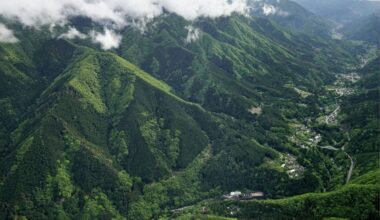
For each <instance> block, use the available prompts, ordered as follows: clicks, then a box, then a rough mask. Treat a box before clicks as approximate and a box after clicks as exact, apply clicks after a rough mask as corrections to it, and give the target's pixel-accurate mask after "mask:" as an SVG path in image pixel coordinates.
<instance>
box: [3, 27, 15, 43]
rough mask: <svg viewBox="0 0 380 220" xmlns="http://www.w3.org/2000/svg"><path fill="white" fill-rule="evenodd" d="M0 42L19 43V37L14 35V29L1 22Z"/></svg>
mask: <svg viewBox="0 0 380 220" xmlns="http://www.w3.org/2000/svg"><path fill="white" fill-rule="evenodd" d="M0 42H3V43H17V42H18V39H17V38H16V37H15V36H14V35H13V31H12V30H10V29H8V28H7V27H6V26H5V25H4V24H1V23H0Z"/></svg>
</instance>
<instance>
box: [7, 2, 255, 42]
mask: <svg viewBox="0 0 380 220" xmlns="http://www.w3.org/2000/svg"><path fill="white" fill-rule="evenodd" d="M246 1H247V0H7V1H6V0H4V1H1V0H0V16H3V17H5V18H8V19H13V20H17V21H19V22H21V23H22V24H23V25H25V26H32V27H40V26H44V25H49V26H50V27H54V26H64V25H66V24H68V20H69V19H70V18H72V17H75V16H85V17H88V18H91V19H92V20H93V21H94V22H97V23H99V24H101V25H104V30H105V31H104V33H95V32H93V33H90V34H86V35H85V34H83V33H80V32H78V31H77V30H76V29H75V28H70V29H69V30H68V32H67V33H65V34H63V35H61V36H59V37H61V38H68V39H73V38H82V39H83V38H86V37H91V38H92V40H93V41H94V42H98V43H100V44H101V45H102V48H104V49H107V48H114V47H117V46H118V45H119V43H120V36H119V35H118V34H117V33H116V32H115V31H117V30H120V29H121V28H123V27H125V26H127V25H133V24H139V25H140V26H141V24H146V23H147V22H149V21H151V20H152V19H153V18H155V17H157V16H160V15H161V14H163V13H164V12H165V11H166V12H169V13H175V14H177V15H179V16H182V17H184V18H185V19H187V20H189V21H193V20H195V19H198V18H200V17H209V18H217V17H221V16H229V15H231V14H232V13H234V12H237V13H245V12H246V11H247V8H248V7H247V2H246ZM109 28H111V29H112V30H113V31H112V30H110V29H109ZM140 28H141V27H140ZM3 29H4V27H3ZM6 30H8V29H4V30H2V32H3V35H4V33H5V34H8V35H9V33H11V34H12V32H6ZM194 34H195V35H194ZM194 34H193V36H196V33H194ZM89 35H90V36H89ZM10 36H11V35H10ZM190 37H191V36H190ZM10 39H11V38H10ZM189 40H190V41H191V39H189ZM10 41H12V40H10ZM13 41H15V40H14V39H13Z"/></svg>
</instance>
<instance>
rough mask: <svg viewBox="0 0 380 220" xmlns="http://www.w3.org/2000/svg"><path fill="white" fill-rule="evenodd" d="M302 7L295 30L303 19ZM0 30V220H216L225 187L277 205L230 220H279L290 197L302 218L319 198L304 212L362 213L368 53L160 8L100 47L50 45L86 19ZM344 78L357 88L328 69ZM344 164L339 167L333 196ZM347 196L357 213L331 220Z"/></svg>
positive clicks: (370, 149) (368, 199) (367, 195)
mask: <svg viewBox="0 0 380 220" xmlns="http://www.w3.org/2000/svg"><path fill="white" fill-rule="evenodd" d="M283 4H285V5H287V4H294V5H293V6H294V7H296V9H297V10H304V9H302V7H300V6H298V5H295V3H289V2H288V1H286V2H285V3H283ZM304 13H306V15H308V16H306V17H303V16H301V17H297V18H296V19H295V20H296V21H299V20H298V19H303V21H305V22H306V23H305V24H311V23H313V22H315V21H316V20H314V19H316V17H314V16H313V15H312V14H311V13H309V12H307V11H306V10H305V11H304ZM309 16H310V17H309ZM2 21H3V22H5V23H7V24H8V26H10V27H13V30H14V31H15V36H16V37H17V38H18V39H19V41H18V42H16V43H0V63H1V65H0V79H1V82H3V86H2V87H1V88H0V103H1V105H0V146H1V147H0V156H1V158H2V160H1V161H0V218H4V219H11V218H27V219H56V218H57V219H112V218H116V219H159V218H179V219H181V218H184V219H187V218H208V217H207V215H208V214H214V215H223V216H230V214H229V213H230V212H229V211H228V208H226V207H227V206H229V205H230V203H229V202H226V203H224V202H220V199H219V198H220V197H221V195H222V194H224V193H225V192H230V191H234V190H241V191H252V190H255V191H262V192H264V193H265V197H266V198H268V199H278V198H281V199H283V200H268V201H267V200H266V201H264V202H262V203H261V202H258V201H252V203H251V202H248V203H247V206H248V209H247V210H246V209H245V208H244V207H242V211H241V212H240V213H236V214H234V215H233V216H232V217H239V218H243V219H245V218H247V219H251V218H253V216H256V215H257V213H262V216H263V218H264V219H265V218H268V219H273V218H278V219H281V218H285V219H286V218H291V217H294V216H292V214H289V213H291V212H293V211H296V212H295V213H299V212H301V211H300V210H301V209H303V206H297V207H296V208H294V207H293V206H291V203H292V202H295V203H294V204H296V203H298V202H299V203H302V204H304V203H305V201H310V206H311V207H312V208H311V209H310V210H313V209H314V208H315V209H317V208H320V207H323V208H325V206H323V205H321V204H322V203H321V204H320V203H318V202H317V201H318V200H320V199H321V198H322V199H321V200H322V201H325V200H326V201H327V203H329V201H331V200H334V201H335V200H337V202H336V205H337V208H336V209H333V210H332V211H326V212H325V211H321V212H319V215H317V218H318V216H319V217H321V218H323V217H352V216H355V217H358V218H362V219H365V218H370V217H373V216H376V215H378V210H377V209H376V207H375V205H374V204H375V203H376V195H377V193H378V189H379V188H378V184H377V183H376V181H374V179H375V178H377V177H378V164H377V163H376V159H377V158H376V152H377V146H378V139H376V137H377V136H376V131H377V130H378V127H376V126H377V124H378V123H376V122H378V115H376V114H375V110H376V109H378V99H376V94H377V93H378V84H376V83H375V82H376V78H378V74H379V72H378V68H377V64H378V58H377V59H372V57H369V60H370V62H369V63H368V64H367V65H365V66H364V67H363V68H359V69H358V68H357V66H360V64H361V63H360V62H361V60H362V59H361V58H362V57H363V56H365V55H367V54H369V53H367V52H368V51H367V48H368V47H371V46H367V45H365V44H362V43H357V42H351V41H346V40H334V39H331V38H330V37H329V36H328V35H325V34H322V33H319V34H317V33H308V34H307V33H306V32H307V30H308V29H307V28H310V27H312V26H308V27H307V25H306V26H305V27H307V28H301V29H299V30H295V29H294V27H295V26H294V23H292V22H291V21H289V22H288V23H287V24H288V25H289V26H286V25H285V24H284V23H281V21H280V20H278V18H277V19H276V18H275V17H266V16H258V17H256V16H247V15H239V14H232V15H231V16H226V17H220V18H213V19H211V18H202V19H198V20H196V21H192V22H190V21H188V20H186V19H184V18H182V17H181V16H178V15H176V14H173V13H166V14H164V15H162V16H159V17H156V18H154V20H153V21H151V22H150V23H147V24H146V27H145V28H146V29H144V31H143V32H142V31H141V30H139V29H138V28H136V27H135V26H127V27H125V28H124V29H123V30H122V31H121V34H122V36H123V37H122V42H121V44H120V47H118V48H115V49H111V50H109V51H108V52H105V51H103V50H102V49H101V48H100V47H99V45H96V44H94V42H93V41H91V40H90V39H87V38H81V37H78V38H75V39H67V38H66V39H65V37H59V36H63V35H62V34H64V33H65V32H66V31H67V30H69V29H70V27H75V28H76V29H77V30H79V31H81V32H82V33H87V32H90V31H91V30H92V29H100V28H101V27H99V25H98V24H96V23H95V22H93V21H91V20H90V19H86V18H83V17H76V18H72V19H71V20H70V23H69V24H68V25H67V26H65V27H57V28H55V29H53V30H49V27H42V28H40V29H34V28H27V27H23V26H22V25H20V24H19V23H17V22H13V21H9V20H7V19H4V20H2ZM292 21H294V20H292ZM284 22H285V21H284ZM309 22H310V23H309ZM324 25H326V23H324V22H321V23H318V26H319V27H324ZM312 29H314V28H312ZM323 29H324V28H323ZM327 29H328V27H326V30H327ZM51 32H53V35H52V36H51V35H50V33H51ZM372 49H373V48H372ZM375 50H376V49H375ZM371 51H372V52H373V50H371ZM376 53H378V52H375V54H376ZM370 55H372V54H370ZM357 69H358V70H357ZM356 70H357V71H358V74H359V75H360V76H359V78H360V80H359V81H357V82H346V81H345V80H346V78H347V77H346V75H344V76H343V77H342V76H341V75H340V73H349V72H350V71H356ZM355 77H356V75H355ZM336 82H338V83H336ZM340 83H343V84H344V87H342V85H341V84H340ZM351 88H353V90H354V92H353V93H352V94H351V92H348V93H349V94H348V93H347V94H348V95H347V94H346V93H345V95H344V96H343V97H339V98H338V99H339V103H335V102H336V99H337V94H336V91H337V92H338V93H339V91H351V90H349V89H351ZM345 89H348V90H345ZM359 100H360V101H359ZM336 104H339V108H341V112H340V113H339V114H338V116H335V115H334V114H333V113H334V112H335V111H334V110H335V109H336V108H337V106H335V105H336ZM352 109H355V110H352ZM369 113H372V114H369ZM331 115H332V116H334V117H333V119H334V120H331V121H330V119H329V116H331ZM325 116H326V120H325ZM346 136H348V138H347V137H346ZM317 137H321V140H319V138H317ZM330 145H331V147H332V148H341V147H343V148H344V150H339V151H336V152H335V151H329V150H326V149H325V148H324V147H326V146H330ZM346 154H348V155H349V156H351V157H353V158H354V161H355V166H354V167H353V171H352V177H351V180H350V181H349V185H348V186H344V187H342V186H343V185H345V184H346V179H347V170H348V169H349V168H350V161H349V159H348V157H347V156H346ZM365 158H370V159H368V160H366V159H365ZM324 191H328V192H327V193H326V194H324V193H322V192H324ZM312 192H313V193H316V194H305V195H301V196H299V197H294V199H293V197H292V198H290V199H289V200H288V198H286V197H289V196H294V195H300V194H304V193H312ZM351 195H352V197H354V198H357V200H355V201H356V202H357V203H358V204H359V203H361V202H362V204H363V206H362V208H358V209H355V210H352V212H346V213H345V210H347V209H348V208H350V207H351V206H349V205H348V204H349V202H350V201H349V200H348V199H347V198H348V197H350V196H351ZM284 198H285V199H284ZM210 200H211V202H210ZM201 201H203V202H201ZM194 204H195V206H192V205H194ZM225 204H227V206H225ZM284 204H285V205H284ZM289 204H290V205H289ZM355 204H356V203H355ZM233 205H234V206H237V207H239V206H240V204H239V202H237V204H233ZM251 205H252V206H251ZM288 205H289V206H288ZM188 206H192V208H191V209H189V210H190V211H186V209H182V208H183V207H188ZM276 207H280V208H279V209H277V208H276ZM283 207H287V208H288V209H287V208H283ZM293 208H294V209H293ZM178 209H179V210H185V212H184V213H182V212H181V211H180V212H177V211H173V210H178ZM338 209H339V210H338ZM200 210H203V211H202V213H201V214H200V215H197V213H200V212H201V211H200ZM274 210H277V211H278V210H279V211H278V214H276V216H273V215H271V213H272V212H274ZM342 210H344V211H342ZM363 210H366V211H367V212H366V213H364V214H360V213H361V212H363ZM186 212H188V213H186ZM252 213H253V214H252ZM268 213H269V214H268ZM342 213H343V214H342ZM272 214H273V213H272ZM351 214H352V216H349V215H351ZM194 215H195V216H194ZM311 215H312V214H311V212H310V213H309V212H304V213H302V215H299V216H295V217H298V218H299V217H300V216H303V217H304V218H309V217H310V216H311ZM210 218H212V217H211V216H210ZM215 218H216V217H215Z"/></svg>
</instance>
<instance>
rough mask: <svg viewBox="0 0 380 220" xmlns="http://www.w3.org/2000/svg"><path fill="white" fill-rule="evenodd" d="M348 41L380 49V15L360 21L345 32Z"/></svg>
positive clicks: (355, 22)
mask: <svg viewBox="0 0 380 220" xmlns="http://www.w3.org/2000/svg"><path fill="white" fill-rule="evenodd" d="M342 32H343V34H344V35H345V37H346V38H347V39H352V40H360V41H364V42H367V43H370V44H374V45H376V46H377V47H380V40H379V39H380V15H379V14H372V15H369V16H365V17H364V18H361V19H358V20H356V21H354V22H352V23H350V24H348V25H346V26H345V27H344V28H343V30H342Z"/></svg>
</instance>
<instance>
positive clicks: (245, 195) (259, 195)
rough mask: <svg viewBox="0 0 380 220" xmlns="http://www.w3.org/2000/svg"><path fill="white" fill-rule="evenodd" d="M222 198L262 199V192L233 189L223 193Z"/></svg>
mask: <svg viewBox="0 0 380 220" xmlns="http://www.w3.org/2000/svg"><path fill="white" fill-rule="evenodd" d="M222 198H223V199H226V200H250V199H263V198H264V193H263V192H260V191H256V192H244V193H242V192H240V191H233V192H230V193H228V194H224V195H223V196H222Z"/></svg>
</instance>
